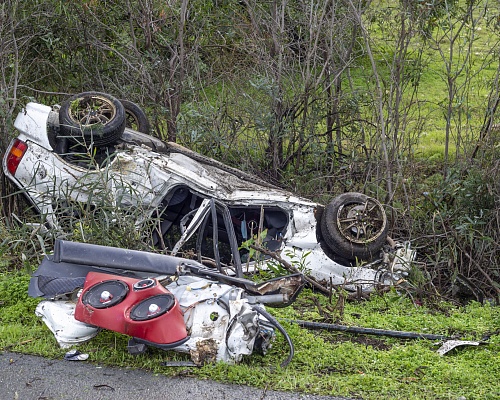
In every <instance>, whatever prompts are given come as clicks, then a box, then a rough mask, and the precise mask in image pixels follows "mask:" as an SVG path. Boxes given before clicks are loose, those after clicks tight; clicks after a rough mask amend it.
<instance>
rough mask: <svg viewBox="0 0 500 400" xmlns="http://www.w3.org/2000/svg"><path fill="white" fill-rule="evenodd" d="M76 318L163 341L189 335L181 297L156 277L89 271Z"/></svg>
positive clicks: (149, 340) (183, 337)
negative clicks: (140, 277)
mask: <svg viewBox="0 0 500 400" xmlns="http://www.w3.org/2000/svg"><path fill="white" fill-rule="evenodd" d="M122 286H123V290H122V289H121V287H122ZM131 313H132V315H131ZM75 319H77V320H78V321H81V322H85V323H87V324H90V325H95V326H99V327H101V328H104V329H109V330H112V331H115V332H120V333H123V334H125V335H129V336H132V337H135V338H139V339H143V340H145V341H148V342H151V343H154V344H159V345H167V344H172V343H177V342H182V341H183V340H184V339H185V338H186V337H187V331H186V325H185V323H184V317H183V315H182V311H181V309H180V307H179V303H178V301H177V299H176V298H175V297H174V296H173V295H172V293H170V292H169V291H168V290H167V289H165V288H164V287H163V286H162V285H160V284H159V283H158V281H157V280H156V279H142V280H141V279H134V278H128V277H122V276H117V275H112V274H103V273H100V272H89V273H88V274H87V278H86V280H85V284H84V286H83V291H82V293H81V295H80V297H79V299H78V303H77V305H76V309H75Z"/></svg>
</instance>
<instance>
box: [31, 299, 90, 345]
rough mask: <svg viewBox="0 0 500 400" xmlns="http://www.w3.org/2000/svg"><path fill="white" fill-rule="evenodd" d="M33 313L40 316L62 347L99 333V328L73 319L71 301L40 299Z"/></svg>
mask: <svg viewBox="0 0 500 400" xmlns="http://www.w3.org/2000/svg"><path fill="white" fill-rule="evenodd" d="M35 314H36V315H37V316H38V317H40V318H42V320H43V322H45V325H47V327H48V328H49V329H50V330H51V332H52V333H53V334H54V336H55V338H56V340H57V343H58V344H59V346H60V347H61V348H63V349H66V348H69V347H71V346H73V345H75V344H79V343H83V342H87V341H89V340H90V339H92V338H93V337H94V336H95V335H97V334H98V333H99V330H100V328H99V327H97V326H92V325H88V324H85V323H83V322H80V321H77V320H76V319H75V303H74V302H71V301H49V300H45V301H41V302H40V303H38V305H37V307H36V309H35Z"/></svg>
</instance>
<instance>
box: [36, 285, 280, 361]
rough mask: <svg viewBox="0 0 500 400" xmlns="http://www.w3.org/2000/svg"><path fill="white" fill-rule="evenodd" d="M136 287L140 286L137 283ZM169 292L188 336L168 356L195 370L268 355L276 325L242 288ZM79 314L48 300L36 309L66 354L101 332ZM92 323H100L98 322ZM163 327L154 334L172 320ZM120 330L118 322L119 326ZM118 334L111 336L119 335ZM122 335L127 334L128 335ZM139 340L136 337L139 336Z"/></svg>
mask: <svg viewBox="0 0 500 400" xmlns="http://www.w3.org/2000/svg"><path fill="white" fill-rule="evenodd" d="M120 279H129V278H123V277H120V276H116V280H118V281H119V280H120ZM136 281H137V282H141V280H139V279H137V280H136ZM142 281H145V280H142ZM165 290H168V291H169V292H170V293H172V294H173V295H174V296H175V298H176V299H177V301H178V303H179V306H180V309H181V310H182V315H183V320H184V324H185V328H186V330H187V332H188V334H189V336H188V338H187V340H185V341H184V342H183V343H182V344H181V345H179V346H176V347H171V348H169V350H173V351H179V352H182V353H187V354H189V355H190V357H191V359H192V361H193V362H194V363H195V364H196V365H203V364H205V363H209V362H216V361H224V362H226V363H230V364H233V363H237V362H239V361H241V359H242V357H243V356H245V355H251V354H252V353H253V352H254V351H257V352H258V353H261V354H265V353H266V351H267V349H268V348H269V347H270V346H271V343H272V341H273V340H274V337H275V333H274V327H273V325H272V324H271V323H270V322H269V321H268V320H267V319H266V318H264V317H263V316H261V315H260V314H259V313H258V312H257V311H256V310H255V307H261V308H263V306H262V305H260V304H251V303H250V302H249V301H248V299H246V298H245V291H244V290H243V289H241V288H236V287H234V286H231V285H227V284H221V283H218V282H215V281H210V280H207V279H203V278H199V277H191V276H181V277H180V278H179V279H178V280H176V281H175V282H172V283H170V284H168V285H166V286H165ZM109 297H110V296H109V295H108V294H107V293H106V295H105V296H104V300H103V302H105V301H108V299H109ZM80 299H81V296H80ZM97 301H100V300H97ZM135 306H136V304H133V305H131V307H129V308H128V309H125V311H124V310H123V309H122V310H121V312H117V313H116V314H114V316H113V317H114V318H117V319H118V321H122V320H123V321H124V322H125V320H126V319H127V318H128V317H127V315H129V313H130V309H131V308H133V307H135ZM103 307H104V306H103ZM75 308H76V303H75V302H71V301H62V300H46V301H42V302H40V303H39V305H38V307H37V309H36V314H37V315H38V316H39V317H41V318H42V320H43V321H44V322H45V324H46V325H47V326H48V327H49V329H50V330H51V331H52V333H54V336H55V338H56V340H57V342H58V343H59V345H60V346H61V347H62V348H67V347H70V346H73V345H76V344H79V343H83V342H86V341H88V340H90V339H92V338H93V337H94V336H95V335H96V334H97V333H98V332H99V330H100V327H98V326H92V325H89V324H86V323H83V322H81V321H78V320H76V319H75V317H74V315H75ZM107 311H108V314H109V313H111V311H112V307H111V308H110V309H109V310H107ZM109 315H113V314H112V313H111V314H109ZM94 320H95V321H96V322H97V323H100V322H99V319H94ZM164 321H165V322H164V324H163V325H162V324H161V323H160V324H158V323H156V324H155V325H154V327H153V328H154V329H155V330H157V331H159V330H168V329H169V328H170V324H169V323H168V320H166V319H165V320H164ZM139 324H142V322H139ZM102 325H106V324H105V323H102ZM108 325H109V324H107V325H106V326H108ZM119 325H120V323H119V322H118V323H117V324H116V326H119ZM113 326H115V325H113ZM152 326H153V325H152V324H151V322H149V323H148V322H147V321H144V330H145V332H146V331H147V329H148V328H149V327H152ZM118 329H119V328H115V329H113V330H117V331H118ZM122 333H125V334H127V332H125V331H123V332H122ZM135 335H136V336H137V331H135ZM148 335H149V336H144V337H146V338H147V339H151V338H156V337H158V336H157V335H155V334H152V335H151V334H148ZM139 336H140V335H139ZM134 339H135V340H136V341H139V343H142V344H147V345H149V346H158V347H160V348H162V344H161V343H154V342H152V341H151V340H142V341H141V338H137V337H134Z"/></svg>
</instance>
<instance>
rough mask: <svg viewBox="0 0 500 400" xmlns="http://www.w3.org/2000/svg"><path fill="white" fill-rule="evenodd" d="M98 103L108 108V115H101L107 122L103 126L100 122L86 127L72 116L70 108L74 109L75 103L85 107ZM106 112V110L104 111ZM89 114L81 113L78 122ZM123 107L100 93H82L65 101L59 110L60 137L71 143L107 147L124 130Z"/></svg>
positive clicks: (118, 137) (112, 98) (116, 100)
mask: <svg viewBox="0 0 500 400" xmlns="http://www.w3.org/2000/svg"><path fill="white" fill-rule="evenodd" d="M96 100H97V101H99V102H102V103H103V104H106V103H107V105H108V106H109V111H110V114H109V115H103V118H105V119H107V121H106V122H105V123H104V124H103V123H101V122H95V123H91V124H88V125H82V124H81V123H80V122H79V121H78V120H77V118H76V116H75V118H74V117H73V116H74V112H73V111H72V108H74V104H75V102H78V105H83V106H84V107H85V105H86V104H88V103H89V102H91V101H96ZM106 111H107V110H106ZM89 115H90V114H89V113H85V111H83V113H82V114H81V115H79V120H81V119H82V118H84V117H86V116H89ZM125 123H126V118H125V107H123V105H122V103H121V102H120V101H119V100H118V99H116V98H114V97H113V96H111V95H109V94H106V93H100V92H83V93H79V94H76V95H74V96H72V97H70V98H69V99H68V100H66V101H65V102H64V103H63V104H62V105H61V108H60V110H59V126H60V128H59V129H60V135H61V136H65V137H68V138H69V139H70V140H71V141H73V142H75V143H80V144H82V142H83V143H85V145H87V146H88V145H90V144H93V145H94V146H97V147H99V146H107V145H110V144H113V143H115V142H116V141H117V140H118V139H120V138H121V136H122V134H123V131H124V130H125Z"/></svg>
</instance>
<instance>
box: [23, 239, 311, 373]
mask: <svg viewBox="0 0 500 400" xmlns="http://www.w3.org/2000/svg"><path fill="white" fill-rule="evenodd" d="M303 287H304V280H303V279H302V275H300V274H295V275H288V276H283V277H279V278H276V279H272V280H269V281H265V282H262V283H255V282H252V281H250V280H247V279H245V278H237V277H231V276H227V275H224V274H221V273H219V272H217V271H214V270H213V269H207V268H206V267H205V266H203V265H202V264H199V263H198V262H196V261H193V260H188V259H183V258H179V257H173V256H168V255H161V254H154V253H148V252H140V251H132V250H126V249H119V248H112V247H106V246H98V245H92V244H85V243H75V242H69V241H62V240H57V241H56V245H55V248H54V254H53V255H49V256H46V257H45V258H44V260H43V261H42V263H41V265H40V266H39V268H38V269H37V271H36V272H35V273H34V274H33V276H32V278H31V281H30V286H29V290H28V293H29V295H30V296H32V297H43V298H45V299H46V300H43V301H41V302H40V303H39V304H38V306H37V308H36V310H35V313H36V314H37V315H38V316H39V317H41V318H42V320H43V321H44V322H45V324H46V325H47V326H48V327H49V329H50V330H51V331H52V333H53V334H54V336H55V338H56V340H57V342H58V343H59V345H60V346H61V347H62V348H68V347H72V346H74V345H77V344H80V343H83V342H86V341H88V340H90V339H92V338H93V337H94V336H95V335H97V333H98V332H99V330H100V329H107V330H112V331H115V332H119V333H122V334H125V335H128V336H130V337H131V338H130V340H129V344H128V350H129V352H130V353H131V354H140V353H143V352H145V351H146V350H147V348H148V347H156V348H160V349H163V350H173V351H178V352H182V353H188V354H189V355H190V357H191V360H192V362H193V363H194V364H195V365H203V364H206V363H209V362H217V361H224V362H226V363H237V362H239V361H241V359H242V357H243V356H245V355H251V354H252V353H254V352H258V353H260V354H265V353H266V352H267V350H268V348H269V347H270V346H271V344H272V341H273V340H274V337H275V335H276V330H279V331H280V332H281V333H282V334H285V337H287V341H288V343H289V346H290V356H289V357H288V359H287V360H285V362H283V364H282V365H283V366H286V365H287V364H288V363H289V361H290V360H291V357H292V356H293V343H292V342H291V340H290V339H289V337H288V336H287V334H286V331H285V330H284V329H283V328H282V327H281V325H280V324H279V323H278V322H277V321H276V320H275V319H274V318H273V317H272V316H271V315H270V314H269V313H268V312H267V311H266V309H265V305H270V306H278V307H284V306H287V305H289V304H291V303H292V302H293V301H294V299H295V298H296V297H297V295H298V294H299V293H300V291H301V290H302V288H303Z"/></svg>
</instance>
